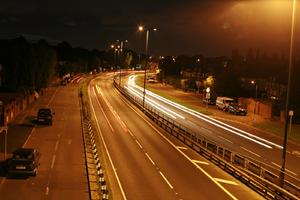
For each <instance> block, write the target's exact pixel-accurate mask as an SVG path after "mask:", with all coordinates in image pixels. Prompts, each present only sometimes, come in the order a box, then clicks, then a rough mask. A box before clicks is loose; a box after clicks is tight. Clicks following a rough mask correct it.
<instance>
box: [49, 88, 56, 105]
mask: <svg viewBox="0 0 300 200" xmlns="http://www.w3.org/2000/svg"><path fill="white" fill-rule="evenodd" d="M57 91H58V88H56V90H55V92H54V94H53V95H52V97H51V99H50V100H49V102H48V104H47V107H49V105H50V104H51V103H52V101H53V99H54V97H55V96H56V93H57Z"/></svg>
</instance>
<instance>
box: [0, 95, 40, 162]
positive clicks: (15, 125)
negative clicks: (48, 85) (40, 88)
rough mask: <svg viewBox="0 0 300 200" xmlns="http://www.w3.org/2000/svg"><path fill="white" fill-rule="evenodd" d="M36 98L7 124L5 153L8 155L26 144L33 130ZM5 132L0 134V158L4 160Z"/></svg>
mask: <svg viewBox="0 0 300 200" xmlns="http://www.w3.org/2000/svg"><path fill="white" fill-rule="evenodd" d="M38 101H39V99H37V100H36V101H34V102H33V103H31V104H30V105H29V106H27V107H26V109H24V110H23V111H22V112H21V113H19V114H18V115H17V116H16V118H15V119H14V120H13V121H12V122H11V123H9V124H8V129H7V155H6V158H8V157H10V155H11V153H12V152H13V151H14V150H16V149H17V148H19V147H22V146H24V145H25V144H26V141H27V139H28V137H29V135H30V133H31V131H32V130H33V128H34V126H35V124H34V120H35V119H36V108H35V107H36V104H37V102H38ZM4 152H5V134H1V135H0V160H4V158H5V155H4Z"/></svg>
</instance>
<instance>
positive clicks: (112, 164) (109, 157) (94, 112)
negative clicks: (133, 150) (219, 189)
mask: <svg viewBox="0 0 300 200" xmlns="http://www.w3.org/2000/svg"><path fill="white" fill-rule="evenodd" d="M90 84H91V83H90ZM89 88H90V85H89ZM94 92H95V90H94ZM88 94H89V95H88V96H89V101H90V105H91V108H92V111H93V115H94V118H95V120H96V122H97V123H96V125H97V129H98V133H99V135H100V137H101V140H102V142H103V145H104V149H105V151H106V154H107V156H108V159H109V162H110V164H111V166H112V169H113V172H114V174H115V177H116V179H117V182H118V185H119V188H120V190H121V193H122V196H123V199H124V200H127V198H126V195H125V192H124V189H123V187H122V184H121V181H120V179H119V176H118V174H117V171H116V168H115V165H114V163H113V161H112V158H111V156H110V153H109V151H108V148H107V145H106V143H105V140H104V137H103V134H102V131H101V128H100V126H99V120H98V118H97V115H96V111H95V109H94V107H93V103H92V99H91V94H90V90H88ZM96 98H97V97H96Z"/></svg>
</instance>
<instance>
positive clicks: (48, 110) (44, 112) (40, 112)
mask: <svg viewBox="0 0 300 200" xmlns="http://www.w3.org/2000/svg"><path fill="white" fill-rule="evenodd" d="M38 113H39V114H44V115H49V114H51V110H50V109H40V110H39V112H38Z"/></svg>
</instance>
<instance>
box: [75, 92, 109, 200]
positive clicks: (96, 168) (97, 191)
mask: <svg viewBox="0 0 300 200" xmlns="http://www.w3.org/2000/svg"><path fill="white" fill-rule="evenodd" d="M83 98H84V97H83V93H82V91H80V92H79V99H80V103H81V123H82V133H83V139H84V150H85V159H86V170H87V175H88V176H87V177H88V187H89V195H90V199H91V200H108V199H109V190H108V187H107V183H106V180H105V177H104V171H103V167H102V165H101V163H100V157H99V154H100V153H99V151H98V149H100V148H98V142H97V138H96V137H95V136H94V133H95V131H94V127H93V123H92V120H91V118H90V113H89V109H88V107H87V105H86V103H85V102H84V100H83Z"/></svg>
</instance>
